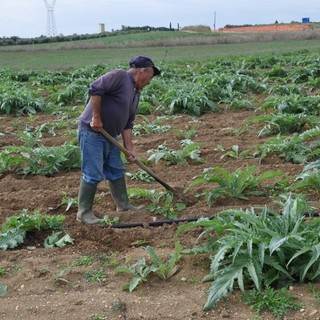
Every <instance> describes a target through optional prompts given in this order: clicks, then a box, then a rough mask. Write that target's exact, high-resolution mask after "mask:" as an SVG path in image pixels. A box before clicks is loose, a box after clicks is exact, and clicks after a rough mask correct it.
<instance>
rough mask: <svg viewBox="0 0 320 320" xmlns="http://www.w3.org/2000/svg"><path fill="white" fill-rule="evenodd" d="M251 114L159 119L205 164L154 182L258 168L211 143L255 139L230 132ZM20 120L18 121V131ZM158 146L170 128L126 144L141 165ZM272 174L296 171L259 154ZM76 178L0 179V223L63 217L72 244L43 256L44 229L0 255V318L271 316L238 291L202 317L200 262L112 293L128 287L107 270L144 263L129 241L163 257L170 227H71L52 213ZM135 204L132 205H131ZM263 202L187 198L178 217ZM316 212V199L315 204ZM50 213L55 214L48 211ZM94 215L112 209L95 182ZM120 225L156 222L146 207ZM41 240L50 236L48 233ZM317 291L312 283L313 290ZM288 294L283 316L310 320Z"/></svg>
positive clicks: (264, 200) (170, 241)
mask: <svg viewBox="0 0 320 320" xmlns="http://www.w3.org/2000/svg"><path fill="white" fill-rule="evenodd" d="M255 115H256V113H255V112H254V111H232V110H224V111H221V112H217V113H210V114H206V115H204V116H202V117H200V118H196V119H195V118H191V117H188V116H176V117H172V118H170V119H169V120H168V121H167V124H170V125H172V127H173V128H174V129H176V130H182V131H186V130H189V129H190V128H191V127H192V126H193V125H195V126H196V128H197V135H196V136H195V137H194V138H193V141H195V142H199V143H201V157H202V158H203V159H204V160H205V161H206V162H205V163H202V164H198V163H190V164H189V165H172V166H168V165H166V164H165V163H163V162H159V163H158V164H154V165H152V166H151V167H152V170H154V171H155V172H156V173H157V174H158V175H159V176H161V177H162V178H163V179H165V180H166V181H167V182H168V183H169V184H170V185H172V186H173V187H181V188H186V187H187V186H188V185H189V183H190V182H191V181H192V178H193V177H194V176H196V175H197V174H199V173H201V172H202V169H203V168H206V167H212V166H220V167H223V168H226V169H228V170H231V169H236V168H238V167H244V166H247V165H248V164H250V165H255V166H258V165H259V161H258V159H238V160H234V159H228V158H223V159H221V156H222V154H223V153H222V152H221V151H217V150H216V147H217V146H218V145H223V146H224V147H225V148H230V147H231V146H233V145H236V144H237V145H239V146H240V148H241V149H242V150H244V149H247V148H250V147H252V146H254V145H256V144H258V143H261V142H262V141H263V139H262V138H258V137H257V134H256V129H257V128H255V127H254V126H252V127H250V130H248V131H247V132H245V133H244V134H243V135H234V134H232V133H231V131H230V128H234V129H238V130H240V129H243V127H244V126H245V123H244V121H245V120H246V119H248V118H250V117H252V116H255ZM16 120H17V119H16V118H14V117H1V118H0V127H1V131H2V132H4V133H6V135H5V136H1V137H0V146H1V147H2V148H5V146H7V145H9V144H10V145H12V144H19V140H18V138H17V137H16V135H15V130H16V125H17V123H16ZM49 120H50V117H49V116H48V115H38V116H36V117H34V122H33V125H34V126H35V125H36V124H37V123H38V124H41V123H43V122H47V121H49ZM27 121H28V118H25V121H24V122H23V125H25V124H26V123H27ZM63 140H64V138H63V136H59V135H58V136H57V137H50V136H47V137H45V139H44V143H46V144H48V145H54V144H60V143H61V141H63ZM165 141H167V143H168V144H169V146H170V147H172V148H179V147H180V139H179V138H178V136H177V134H176V132H175V131H174V130H171V131H170V132H168V133H165V134H161V135H142V136H140V137H137V138H136V139H135V145H136V147H137V149H138V151H139V154H140V157H141V158H147V150H148V149H151V148H156V147H157V146H158V145H159V144H160V143H163V142H165ZM276 168H277V169H282V170H284V172H285V173H286V175H287V176H288V177H289V178H292V177H294V176H295V175H296V174H298V173H300V172H301V165H296V164H290V163H284V162H283V161H282V160H281V159H279V158H277V157H269V158H267V159H265V160H264V161H263V162H262V164H261V165H260V169H261V170H262V171H266V170H270V169H276ZM136 170H137V167H136V165H134V164H130V165H128V166H127V171H128V172H134V171H136ZM79 179H80V171H79V170H74V171H72V172H69V173H59V174H56V175H54V176H51V177H41V176H26V177H21V176H18V175H16V174H13V173H10V174H6V175H3V176H1V178H0V223H1V224H2V223H4V222H5V219H6V217H8V216H11V215H17V213H19V212H20V211H21V210H22V209H28V210H30V211H31V212H32V211H33V210H36V209H40V210H41V212H42V213H47V214H64V215H66V218H67V219H66V223H65V227H66V231H67V232H68V233H69V235H70V236H71V237H72V238H73V239H74V244H73V245H68V246H66V247H63V248H57V249H45V248H44V247H43V244H42V243H43V239H44V238H45V237H46V236H47V235H48V233H47V232H40V231H38V232H33V233H30V234H29V235H28V237H27V241H26V242H25V243H24V244H23V245H21V246H20V247H18V248H17V249H14V250H8V251H4V252H0V257H1V258H0V268H4V269H5V270H7V273H6V274H5V275H3V276H2V277H0V283H3V284H5V285H7V287H8V294H7V295H6V296H5V297H0V302H1V304H0V317H1V319H6V320H16V319H19V320H20V319H23V320H36V319H37V320H53V319H83V320H84V319H96V320H98V319H130V320H134V319H155V320H157V319H159V320H160V319H161V320H163V319H177V320H178V319H233V320H248V319H250V320H251V319H252V320H257V319H265V320H267V319H269V320H272V319H273V317H272V316H271V315H270V314H268V313H265V314H263V315H261V317H258V316H257V315H256V314H255V313H254V312H253V311H252V310H251V309H250V307H248V306H247V305H245V304H244V303H243V301H242V300H241V294H240V292H238V291H235V292H234V293H231V294H229V295H228V298H227V299H226V300H224V301H221V302H220V303H219V304H218V305H217V306H216V307H215V309H213V310H212V311H210V312H205V311H203V309H202V307H203V304H204V303H205V301H206V298H207V289H208V286H209V284H208V283H202V282H201V280H202V279H203V277H204V276H205V275H206V274H207V273H208V268H209V263H210V261H209V259H208V257H199V256H196V257H190V256H184V257H183V258H182V260H181V261H179V268H180V270H179V272H178V273H177V274H175V275H174V276H173V277H172V278H170V279H169V280H167V281H164V280H160V279H159V278H150V279H149V280H148V281H147V282H146V283H144V284H142V285H140V286H139V287H138V288H137V289H136V290H135V291H134V292H133V293H128V292H125V291H123V290H122V286H123V285H124V284H126V283H127V282H128V280H129V278H128V277H127V276H124V275H117V274H115V271H114V265H115V264H120V265H124V264H125V263H126V262H130V263H133V262H135V261H137V260H138V259H139V258H141V257H148V255H147V254H146V252H145V250H144V249H143V248H142V247H141V246H139V245H137V243H138V242H143V243H148V244H150V245H151V246H153V247H154V248H155V249H156V250H157V252H158V253H159V255H160V256H161V257H168V255H169V254H170V253H171V252H172V249H173V246H174V236H175V231H176V230H177V225H176V224H172V225H169V224H166V225H163V226H161V227H150V226H148V225H147V224H145V225H144V227H138V228H128V229H111V228H106V229H104V228H97V227H89V226H85V225H83V224H80V223H78V222H76V219H75V215H76V211H77V208H76V207H75V206H72V207H71V209H70V210H69V211H66V210H65V209H66V208H65V207H64V206H61V207H59V204H60V202H61V198H62V195H63V192H66V193H67V194H68V195H69V196H70V197H77V193H78V185H79ZM127 185H128V188H135V187H136V188H154V189H158V188H160V189H161V186H160V185H159V184H158V183H156V182H153V183H151V184H146V183H143V182H140V181H136V180H130V179H128V180H127ZM196 191H197V190H195V189H191V190H190V191H189V192H188V195H189V196H192V197H194V194H195V193H196ZM136 204H140V202H139V201H136ZM268 204H270V205H271V204H272V200H271V199H270V198H268V197H252V198H250V200H249V201H244V200H238V199H222V200H219V201H217V202H216V203H215V204H214V205H213V206H212V208H210V209H209V208H208V206H207V204H206V201H205V200H204V199H201V198H199V199H198V198H197V201H196V202H195V203H194V204H193V205H192V206H190V207H187V209H185V210H184V211H183V212H182V213H181V214H180V218H190V217H201V216H212V215H215V214H216V213H217V212H220V211H222V210H224V209H227V208H247V207H251V206H261V205H268ZM315 204H316V205H319V199H318V198H315ZM52 207H53V208H55V207H58V208H57V209H56V210H54V211H53V210H50V208H52ZM95 210H96V212H98V214H99V215H100V216H103V215H104V214H109V215H110V216H115V215H116V213H115V212H114V204H113V202H112V199H111V195H110V192H109V189H108V187H107V184H106V183H101V185H99V187H98V192H97V196H96V201H95ZM119 217H120V222H121V223H129V222H133V221H140V222H148V221H153V220H156V219H162V218H163V217H160V216H152V215H151V214H150V213H149V212H148V211H147V210H141V211H140V212H136V213H132V212H126V213H121V214H119ZM200 232H201V230H193V231H190V232H188V233H185V234H183V235H181V237H180V239H179V240H180V241H181V243H182V244H183V245H184V247H187V248H190V247H192V246H193V245H195V244H196V243H197V241H198V236H199V234H200ZM50 233H51V232H50ZM83 256H92V257H94V260H93V263H92V265H90V266H76V267H73V268H70V267H71V266H72V264H73V263H74V261H75V260H76V259H78V258H80V257H83ZM101 268H102V269H103V271H104V272H105V274H106V276H105V278H103V279H101V281H100V282H88V281H86V280H85V278H84V272H85V271H97V270H99V269H101ZM317 289H318V290H320V286H319V285H318V287H317ZM292 294H293V295H294V296H296V297H297V298H298V299H299V301H301V302H303V303H304V308H303V309H302V310H298V311H291V312H289V314H288V316H287V317H286V319H290V320H293V319H301V320H302V319H304V320H305V319H307V320H308V319H309V320H316V319H320V300H319V298H317V297H315V296H314V295H313V294H312V293H311V292H310V287H309V286H308V285H307V284H306V285H294V288H293V290H292Z"/></svg>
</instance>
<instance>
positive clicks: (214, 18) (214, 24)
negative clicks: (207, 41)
mask: <svg viewBox="0 0 320 320" xmlns="http://www.w3.org/2000/svg"><path fill="white" fill-rule="evenodd" d="M216 20H217V13H216V12H214V15H213V31H216Z"/></svg>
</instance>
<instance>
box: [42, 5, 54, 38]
mask: <svg viewBox="0 0 320 320" xmlns="http://www.w3.org/2000/svg"><path fill="white" fill-rule="evenodd" d="M44 3H45V4H46V7H47V37H54V36H56V35H57V28H56V21H55V18H54V11H53V10H54V5H55V4H56V0H53V1H52V3H51V4H50V3H49V1H48V0H44Z"/></svg>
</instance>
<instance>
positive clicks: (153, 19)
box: [0, 0, 320, 38]
mask: <svg viewBox="0 0 320 320" xmlns="http://www.w3.org/2000/svg"><path fill="white" fill-rule="evenodd" d="M46 2H47V4H46ZM53 4H54V5H53ZM47 5H48V6H49V7H50V8H51V9H53V17H54V21H55V26H56V35H64V36H68V35H73V34H92V33H98V32H100V25H99V24H101V23H102V24H104V26H105V31H113V30H120V29H121V28H122V26H130V27H135V26H139V27H141V26H151V27H169V26H170V24H171V25H172V27H173V28H177V26H178V25H179V26H180V27H185V26H191V25H206V26H209V27H211V28H212V29H213V28H214V26H215V27H216V29H218V28H221V27H224V26H225V25H227V24H231V25H243V24H251V25H255V24H269V23H274V22H275V21H278V22H279V23H282V22H283V23H290V22H292V21H298V22H301V21H302V18H309V19H310V21H311V22H320V1H319V0H304V1H301V0H267V1H266V0H211V1H210V0H114V1H112V0H56V1H54V0H0V37H12V36H17V37H19V38H33V37H39V36H41V35H44V36H46V35H47V21H48V7H47ZM50 21H53V19H52V18H51V19H50Z"/></svg>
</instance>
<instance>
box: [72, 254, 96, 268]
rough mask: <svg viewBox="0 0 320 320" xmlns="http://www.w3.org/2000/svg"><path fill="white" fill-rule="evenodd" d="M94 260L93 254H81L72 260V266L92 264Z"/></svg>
mask: <svg viewBox="0 0 320 320" xmlns="http://www.w3.org/2000/svg"><path fill="white" fill-rule="evenodd" d="M92 262H93V258H92V257H91V256H81V257H79V258H78V259H76V260H74V261H73V262H72V266H73V267H77V266H90V265H91V264H92Z"/></svg>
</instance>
